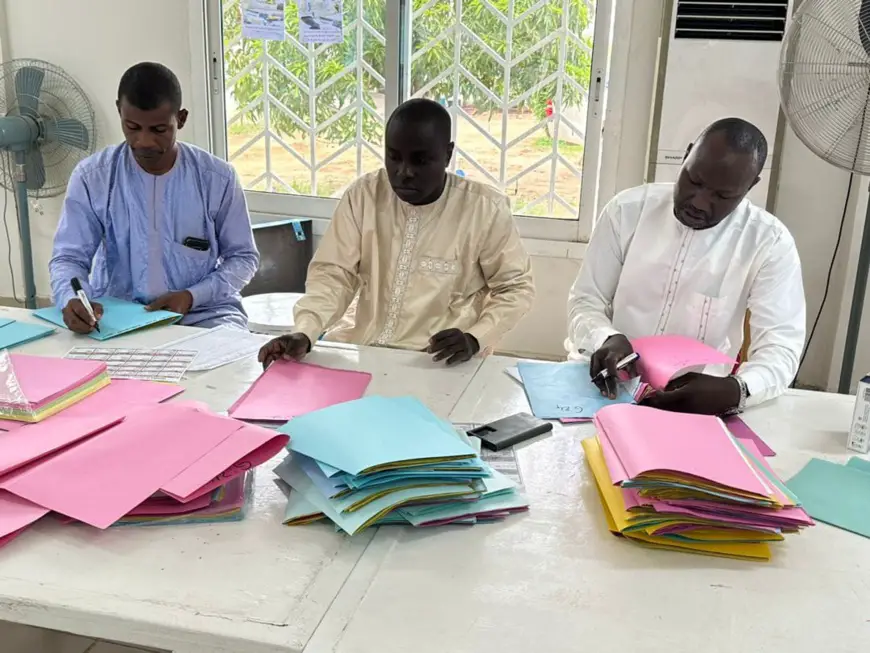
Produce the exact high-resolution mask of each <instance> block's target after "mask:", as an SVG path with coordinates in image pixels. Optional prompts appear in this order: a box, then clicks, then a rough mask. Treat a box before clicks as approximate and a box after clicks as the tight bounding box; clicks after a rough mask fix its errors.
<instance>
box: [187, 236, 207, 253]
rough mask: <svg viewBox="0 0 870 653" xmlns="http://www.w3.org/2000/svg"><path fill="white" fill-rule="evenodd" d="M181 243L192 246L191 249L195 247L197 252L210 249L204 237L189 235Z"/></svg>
mask: <svg viewBox="0 0 870 653" xmlns="http://www.w3.org/2000/svg"><path fill="white" fill-rule="evenodd" d="M181 244H182V245H184V246H185V247H190V249H195V250H196V251H197V252H207V251H208V241H207V240H205V239H203V238H192V237H190V236H188V237H187V238H185V239H184V240H183V241H182V242H181Z"/></svg>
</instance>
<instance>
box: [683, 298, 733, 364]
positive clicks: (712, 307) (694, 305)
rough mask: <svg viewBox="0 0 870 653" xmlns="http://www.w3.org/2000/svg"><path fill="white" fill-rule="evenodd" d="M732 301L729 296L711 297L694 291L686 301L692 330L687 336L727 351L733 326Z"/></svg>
mask: <svg viewBox="0 0 870 653" xmlns="http://www.w3.org/2000/svg"><path fill="white" fill-rule="evenodd" d="M730 305H731V302H730V301H729V298H728V297H711V296H710V295H706V294H704V293H699V292H695V293H692V295H691V297H690V298H689V301H688V302H687V303H686V310H687V311H688V315H689V322H687V324H690V325H692V331H691V332H690V333H687V334H686V335H687V336H690V337H692V338H696V339H697V340H700V341H701V342H704V343H706V344H708V345H710V346H711V347H715V348H716V349H719V350H720V351H727V350H728V348H729V343H728V329H729V328H730V326H731V317H732V316H731V309H730Z"/></svg>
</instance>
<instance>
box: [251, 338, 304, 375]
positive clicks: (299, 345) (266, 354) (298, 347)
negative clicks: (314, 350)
mask: <svg viewBox="0 0 870 653" xmlns="http://www.w3.org/2000/svg"><path fill="white" fill-rule="evenodd" d="M309 351H311V341H310V340H309V339H308V336H306V335H305V334H304V333H291V334H290V335H287V336H279V337H277V338H275V339H274V340H270V341H269V342H267V343H266V344H265V345H263V346H262V347H261V348H260V354H259V355H258V356H257V360H259V361H260V362H261V363H262V364H263V369H264V370H265V369H266V368H268V367H269V366H270V365H271V364H272V363H274V362H275V361H277V360H282V359H283V360H291V359H292V360H300V359H301V358H303V357H304V356H305V354H307V353H308V352H309Z"/></svg>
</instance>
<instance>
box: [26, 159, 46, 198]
mask: <svg viewBox="0 0 870 653" xmlns="http://www.w3.org/2000/svg"><path fill="white" fill-rule="evenodd" d="M24 176H25V183H26V185H27V190H39V189H40V188H42V187H43V186H45V165H44V164H43V162H42V152H40V151H39V150H36V149H34V150H30V151H29V152H28V153H27V160H26V161H25V162H24Z"/></svg>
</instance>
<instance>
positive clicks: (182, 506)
mask: <svg viewBox="0 0 870 653" xmlns="http://www.w3.org/2000/svg"><path fill="white" fill-rule="evenodd" d="M210 505H211V495H209V494H204V495H203V496H201V497H198V498H196V499H194V500H193V501H189V502H188V503H179V502H178V501H176V500H175V499H172V498H170V497H156V498H155V497H151V498H150V499H147V500H146V501H144V502H143V503H140V504H139V505H138V506H136V507H135V508H133V510H131V511H130V512H128V513H127V514H126V515H125V517H140V516H142V515H150V516H153V515H183V514H185V513H188V512H194V511H196V510H203V509H204V508H208V507H209V506H210Z"/></svg>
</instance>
